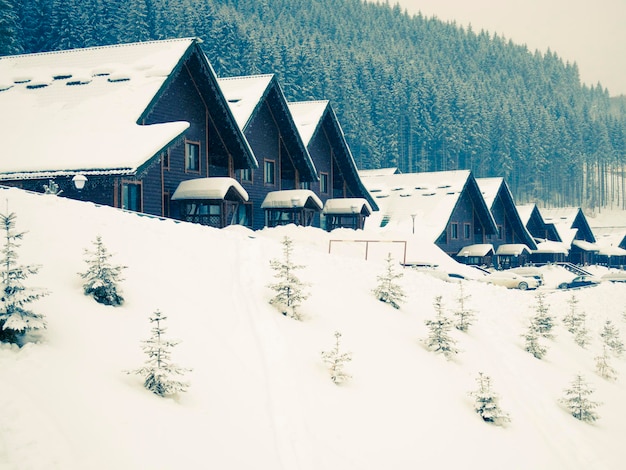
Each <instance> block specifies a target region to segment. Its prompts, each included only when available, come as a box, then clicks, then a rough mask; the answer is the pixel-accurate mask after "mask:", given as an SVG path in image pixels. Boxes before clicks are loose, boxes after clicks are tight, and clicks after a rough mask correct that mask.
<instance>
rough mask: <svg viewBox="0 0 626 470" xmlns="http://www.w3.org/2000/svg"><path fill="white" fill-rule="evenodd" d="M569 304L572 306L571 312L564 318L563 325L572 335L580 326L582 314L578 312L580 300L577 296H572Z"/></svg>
mask: <svg viewBox="0 0 626 470" xmlns="http://www.w3.org/2000/svg"><path fill="white" fill-rule="evenodd" d="M567 303H568V304H569V306H570V309H569V312H568V313H567V314H566V315H565V316H564V317H563V324H564V325H565V327H566V328H567V331H569V332H570V333H572V334H575V333H576V330H578V327H579V324H580V313H579V312H578V299H577V298H576V294H572V296H571V297H570V298H569V299H568V300H567Z"/></svg>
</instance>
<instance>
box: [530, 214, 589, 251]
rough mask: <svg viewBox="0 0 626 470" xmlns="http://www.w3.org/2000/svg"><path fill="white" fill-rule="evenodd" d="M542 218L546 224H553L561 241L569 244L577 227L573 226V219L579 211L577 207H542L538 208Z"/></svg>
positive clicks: (576, 231) (574, 236) (574, 235)
mask: <svg viewBox="0 0 626 470" xmlns="http://www.w3.org/2000/svg"><path fill="white" fill-rule="evenodd" d="M539 212H540V213H541V216H542V217H543V220H544V221H545V222H546V223H547V224H553V225H554V228H555V229H556V231H557V233H558V234H559V237H560V238H561V240H562V241H563V243H565V244H567V245H571V244H572V242H573V241H574V239H575V238H576V234H577V233H578V229H577V228H574V227H573V225H574V221H575V220H576V216H577V215H578V213H579V212H580V208H578V207H556V208H542V209H539Z"/></svg>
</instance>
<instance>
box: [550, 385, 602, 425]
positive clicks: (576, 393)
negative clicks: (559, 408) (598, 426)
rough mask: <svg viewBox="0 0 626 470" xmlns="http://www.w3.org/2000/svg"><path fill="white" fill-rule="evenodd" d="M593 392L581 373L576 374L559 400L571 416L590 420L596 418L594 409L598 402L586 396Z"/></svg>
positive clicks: (586, 420)
mask: <svg viewBox="0 0 626 470" xmlns="http://www.w3.org/2000/svg"><path fill="white" fill-rule="evenodd" d="M592 393H593V390H592V389H591V388H590V387H589V384H587V382H586V381H585V379H584V378H583V376H582V375H580V374H578V375H576V378H575V379H574V380H573V381H572V383H571V384H570V387H569V388H567V389H565V397H564V398H562V399H560V400H559V402H560V403H561V404H563V405H564V406H565V407H566V408H567V409H568V411H569V412H570V413H571V414H572V416H573V417H574V418H576V419H579V420H581V421H585V422H592V421H595V420H596V419H598V414H597V413H596V412H595V411H594V410H595V409H596V408H597V407H598V406H599V405H600V403H597V402H594V401H592V400H590V399H589V398H588V397H589V395H591V394H592Z"/></svg>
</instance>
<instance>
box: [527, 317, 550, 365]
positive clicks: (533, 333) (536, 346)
mask: <svg viewBox="0 0 626 470" xmlns="http://www.w3.org/2000/svg"><path fill="white" fill-rule="evenodd" d="M539 336H540V335H539V326H538V324H537V322H536V320H535V318H531V319H530V322H529V324H528V329H527V330H526V333H524V334H523V335H522V337H523V338H524V350H525V351H528V352H529V353H531V354H532V355H533V356H535V357H536V358H537V359H542V358H543V357H544V356H545V355H546V353H547V352H548V348H547V347H546V346H543V345H542V344H541V343H540V342H539Z"/></svg>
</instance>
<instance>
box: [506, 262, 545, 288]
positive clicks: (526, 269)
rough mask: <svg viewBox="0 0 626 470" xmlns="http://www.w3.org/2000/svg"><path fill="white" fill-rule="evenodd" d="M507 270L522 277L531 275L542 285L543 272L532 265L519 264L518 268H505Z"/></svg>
mask: <svg viewBox="0 0 626 470" xmlns="http://www.w3.org/2000/svg"><path fill="white" fill-rule="evenodd" d="M507 271H508V272H511V273H515V274H519V275H520V276H522V277H532V278H535V279H537V281H539V285H540V286H542V285H543V274H542V273H541V270H540V269H539V268H535V267H533V266H520V267H519V268H511V269H507Z"/></svg>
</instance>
